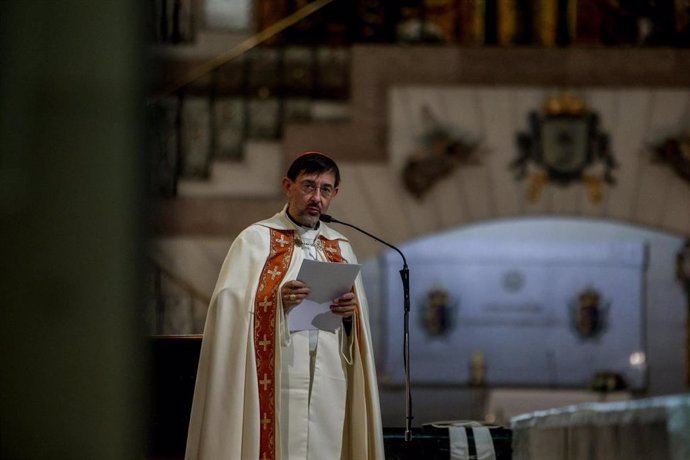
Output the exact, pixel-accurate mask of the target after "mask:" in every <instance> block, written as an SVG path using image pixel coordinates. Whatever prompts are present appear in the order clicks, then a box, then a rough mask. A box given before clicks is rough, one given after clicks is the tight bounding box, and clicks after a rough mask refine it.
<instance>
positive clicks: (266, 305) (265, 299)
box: [259, 296, 273, 313]
mask: <svg viewBox="0 0 690 460" xmlns="http://www.w3.org/2000/svg"><path fill="white" fill-rule="evenodd" d="M271 305H273V302H269V301H268V297H265V296H264V300H263V301H262V302H259V306H260V307H264V313H266V309H267V308H268V307H270V306H271Z"/></svg>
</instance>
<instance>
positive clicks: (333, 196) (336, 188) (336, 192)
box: [331, 187, 338, 200]
mask: <svg viewBox="0 0 690 460" xmlns="http://www.w3.org/2000/svg"><path fill="white" fill-rule="evenodd" d="M337 194H338V187H333V194H332V195H331V200H332V199H333V198H335V196H336V195H337Z"/></svg>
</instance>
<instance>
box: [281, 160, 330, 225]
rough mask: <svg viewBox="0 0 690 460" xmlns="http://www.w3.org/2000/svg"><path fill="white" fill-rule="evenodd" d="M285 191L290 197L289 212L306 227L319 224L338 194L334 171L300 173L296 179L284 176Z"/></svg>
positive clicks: (288, 197)
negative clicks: (320, 217)
mask: <svg viewBox="0 0 690 460" xmlns="http://www.w3.org/2000/svg"><path fill="white" fill-rule="evenodd" d="M283 191H284V192H285V195H286V196H287V199H288V213H289V214H290V215H291V216H292V218H293V219H295V220H296V221H297V222H299V223H300V224H302V225H304V226H306V227H314V226H315V225H316V224H317V222H318V221H319V216H321V214H323V213H325V212H326V211H327V210H328V205H330V204H331V200H332V199H333V198H334V197H335V196H336V195H337V194H338V189H337V188H336V187H335V174H334V173H332V172H325V173H311V174H305V173H300V174H299V175H298V176H297V178H296V179H295V180H294V181H293V180H291V179H289V178H287V177H284V178H283Z"/></svg>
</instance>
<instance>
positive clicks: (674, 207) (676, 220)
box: [661, 177, 690, 235]
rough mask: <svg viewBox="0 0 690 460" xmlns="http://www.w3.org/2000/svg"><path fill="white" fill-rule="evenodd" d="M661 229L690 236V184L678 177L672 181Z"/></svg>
mask: <svg viewBox="0 0 690 460" xmlns="http://www.w3.org/2000/svg"><path fill="white" fill-rule="evenodd" d="M661 228H664V229H666V230H670V231H674V232H678V233H680V234H682V235H690V183H688V182H685V181H683V180H682V179H680V178H678V177H674V178H673V180H672V183H671V186H670V191H669V195H668V199H667V200H666V203H665V206H664V213H663V215H662V221H661Z"/></svg>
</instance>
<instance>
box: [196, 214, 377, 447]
mask: <svg viewBox="0 0 690 460" xmlns="http://www.w3.org/2000/svg"><path fill="white" fill-rule="evenodd" d="M298 233H299V232H298V230H297V228H296V227H295V225H294V224H293V223H292V222H290V220H289V219H288V218H287V216H286V215H285V210H283V211H282V212H280V213H278V214H276V215H275V216H274V217H272V218H270V219H267V220H265V221H261V222H258V223H257V224H254V225H251V226H249V227H248V228H247V229H245V230H244V231H243V232H242V233H240V235H239V236H238V237H237V239H236V240H235V241H234V242H233V244H232V246H231V247H230V250H229V252H228V255H227V257H226V259H225V262H224V263H223V267H222V268H221V271H220V275H219V277H218V282H217V283H216V287H215V290H214V292H213V296H212V298H211V303H210V305H209V310H208V315H207V319H206V326H205V328H204V338H203V342H202V347H201V355H200V358H199V366H198V371H197V379H196V386H195V391H194V401H193V404H192V411H191V417H190V424H189V432H188V437H187V450H186V455H185V459H186V460H288V459H292V460H295V459H306V458H309V459H312V460H329V459H334V460H339V459H343V460H345V459H350V460H371V459H383V458H384V452H383V435H382V428H381V416H380V410H379V400H378V389H377V385H376V373H375V366H374V361H373V356H372V354H371V352H372V351H371V350H372V347H371V337H370V332H369V321H368V305H367V300H366V298H365V296H364V290H363V286H362V282H361V277H358V278H357V280H356V281H355V287H354V292H355V294H356V296H357V304H358V311H357V314H356V315H355V317H354V320H353V326H352V332H351V337H349V338H348V337H347V335H346V334H344V332H342V328H341V329H339V330H338V331H336V332H335V333H333V332H323V331H319V332H318V337H316V340H315V341H314V340H312V343H313V344H314V345H315V347H314V346H312V347H310V340H309V335H310V334H309V332H308V331H301V332H297V333H293V334H290V333H289V331H288V330H287V317H286V315H285V314H284V312H283V305H282V301H281V299H280V296H279V295H277V293H278V292H279V285H278V283H279V284H280V285H282V284H283V283H285V282H287V281H289V280H291V279H295V277H296V275H297V272H298V270H299V266H300V264H301V262H302V260H303V259H304V257H305V256H306V255H305V254H306V253H305V251H304V248H303V247H298V246H293V243H294V240H295V239H296V238H294V237H296V236H297V235H298ZM272 235H273V236H272ZM320 235H321V237H322V238H321V240H322V241H324V243H325V244H326V245H327V249H328V250H330V252H329V257H328V258H329V259H330V260H331V261H334V260H333V259H332V257H330V255H332V254H333V253H334V252H337V253H338V254H341V255H342V260H344V261H347V262H350V263H357V260H356V257H355V255H354V253H353V252H352V248H351V247H350V244H349V242H348V241H347V239H346V238H345V237H344V236H343V235H341V234H340V233H338V232H336V231H334V230H332V229H330V228H329V227H327V226H326V225H324V224H323V223H322V224H321V229H320ZM282 250H286V251H287V252H286V253H285V254H286V255H285V256H280V253H281V251H282ZM276 252H277V253H278V256H276ZM326 252H327V251H326ZM323 255H324V252H322V251H320V252H319V255H318V258H319V259H322V257H323ZM307 257H309V256H307ZM274 283H275V285H274ZM341 334H342V335H343V336H344V337H343V336H341ZM310 348H311V349H310ZM310 353H311V355H313V357H314V359H313V360H312V359H310ZM346 358H347V359H346Z"/></svg>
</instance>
